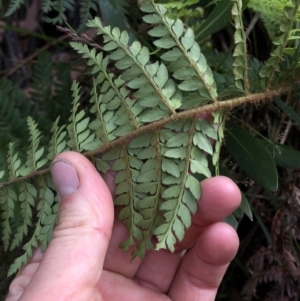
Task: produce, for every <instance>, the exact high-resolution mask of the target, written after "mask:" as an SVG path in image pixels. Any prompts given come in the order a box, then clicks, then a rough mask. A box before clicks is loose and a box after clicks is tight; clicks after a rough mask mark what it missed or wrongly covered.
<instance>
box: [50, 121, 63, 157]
mask: <svg viewBox="0 0 300 301" xmlns="http://www.w3.org/2000/svg"><path fill="white" fill-rule="evenodd" d="M58 122H59V117H57V119H56V120H55V122H54V124H53V126H52V129H51V132H52V138H51V140H50V144H49V153H48V156H47V158H48V160H49V161H51V160H53V159H54V158H55V157H56V156H57V155H58V154H59V153H61V152H63V151H65V150H67V147H66V146H67V141H66V139H65V138H66V135H67V131H65V128H66V126H65V125H63V126H61V127H58Z"/></svg>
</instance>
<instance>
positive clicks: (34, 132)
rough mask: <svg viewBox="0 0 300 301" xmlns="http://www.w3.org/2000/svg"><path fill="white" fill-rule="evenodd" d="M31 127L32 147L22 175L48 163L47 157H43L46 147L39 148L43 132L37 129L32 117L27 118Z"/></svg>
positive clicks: (21, 172) (29, 127) (28, 152)
mask: <svg viewBox="0 0 300 301" xmlns="http://www.w3.org/2000/svg"><path fill="white" fill-rule="evenodd" d="M27 124H28V129H29V135H30V138H29V141H30V147H29V149H28V150H27V160H26V162H25V166H24V168H23V169H22V170H21V171H20V175H22V176H26V175H28V174H30V173H31V172H33V171H37V170H38V169H40V168H41V167H43V166H44V165H45V164H46V163H47V161H48V160H47V158H42V156H43V154H44V147H40V148H39V144H40V140H41V138H42V136H41V132H40V131H39V130H38V129H37V124H36V123H35V122H34V120H33V119H32V118H31V117H28V119H27Z"/></svg>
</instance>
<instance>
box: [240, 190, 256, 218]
mask: <svg viewBox="0 0 300 301" xmlns="http://www.w3.org/2000/svg"><path fill="white" fill-rule="evenodd" d="M239 208H240V209H241V210H242V211H243V212H244V213H245V214H246V215H247V216H248V217H249V218H250V220H251V221H253V215H252V211H251V208H250V205H249V203H248V201H247V199H246V197H245V195H244V194H243V193H242V202H241V205H240V207H239Z"/></svg>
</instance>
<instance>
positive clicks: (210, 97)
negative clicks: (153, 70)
mask: <svg viewBox="0 0 300 301" xmlns="http://www.w3.org/2000/svg"><path fill="white" fill-rule="evenodd" d="M141 10H142V11H144V12H147V13H152V14H148V15H146V16H144V17H143V20H144V21H145V22H147V23H149V24H153V25H156V24H158V25H156V26H155V27H154V28H152V29H151V30H150V31H148V34H149V35H150V36H153V37H155V38H159V39H157V40H155V41H154V45H155V46H157V47H160V48H163V49H171V50H169V51H167V52H165V53H164V54H163V55H162V56H161V58H162V59H163V60H165V61H167V62H170V63H171V64H170V65H169V66H168V70H169V71H170V72H171V73H172V75H173V77H174V78H175V79H176V80H179V81H182V83H181V84H180V85H179V86H178V88H179V89H180V90H182V91H198V93H199V105H200V104H201V100H203V99H204V100H205V101H206V102H209V101H216V97H217V89H216V83H215V81H214V77H213V74H212V71H211V69H210V67H209V66H208V65H207V62H206V59H205V57H204V55H203V54H202V53H201V50H200V47H199V45H198V43H197V42H196V41H195V35H194V31H193V30H192V29H191V28H187V29H185V28H184V25H183V23H182V21H181V20H180V19H177V20H172V19H170V18H168V17H167V16H165V14H166V11H167V10H166V9H165V8H164V7H163V6H162V5H154V4H153V2H152V4H145V5H143V6H142V7H141ZM202 103H203V102H202Z"/></svg>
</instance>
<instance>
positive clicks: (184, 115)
mask: <svg viewBox="0 0 300 301" xmlns="http://www.w3.org/2000/svg"><path fill="white" fill-rule="evenodd" d="M290 89H291V86H285V87H280V88H278V89H276V90H273V91H268V92H263V93H256V94H251V95H247V96H244V97H238V98H234V99H229V100H224V101H220V102H215V103H211V104H207V105H204V106H201V107H198V108H192V109H188V110H186V111H183V112H178V113H174V114H172V115H171V116H169V117H167V118H164V119H161V120H159V121H156V122H153V123H150V124H147V125H143V126H141V127H140V128H138V129H136V130H134V131H132V132H130V133H129V134H128V135H126V136H123V137H120V138H118V139H116V140H114V141H111V142H109V143H104V144H103V145H102V146H101V147H99V148H98V149H96V150H93V151H88V152H84V153H83V155H84V156H86V157H92V156H95V155H100V154H103V153H104V152H106V151H108V150H109V149H111V148H113V147H114V146H116V145H124V144H127V143H128V141H130V140H131V139H133V138H134V137H137V136H139V135H141V134H144V133H146V132H149V131H153V130H157V129H160V128H161V127H163V126H164V125H165V124H167V123H170V122H172V121H176V120H180V119H188V118H195V117H197V116H199V115H200V114H202V113H212V112H215V111H229V110H232V109H233V108H235V107H238V106H241V105H246V104H255V105H257V104H259V103H262V102H266V101H269V100H271V99H272V98H273V97H275V96H279V95H281V94H284V93H286V92H288V91H289V90H290ZM49 171H50V168H49V167H48V168H45V169H40V170H38V171H35V172H32V173H30V174H28V175H27V176H24V177H18V178H14V179H13V180H11V181H7V182H3V183H0V187H4V186H8V185H10V184H12V183H15V182H21V181H24V180H26V179H28V178H31V177H35V176H39V175H42V174H45V173H47V172H49Z"/></svg>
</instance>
